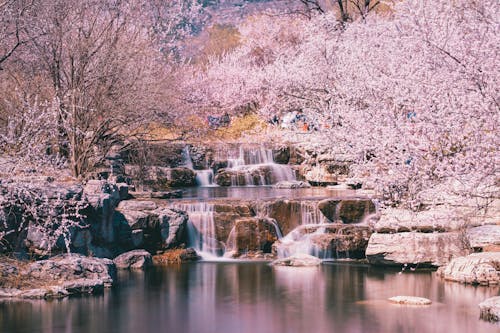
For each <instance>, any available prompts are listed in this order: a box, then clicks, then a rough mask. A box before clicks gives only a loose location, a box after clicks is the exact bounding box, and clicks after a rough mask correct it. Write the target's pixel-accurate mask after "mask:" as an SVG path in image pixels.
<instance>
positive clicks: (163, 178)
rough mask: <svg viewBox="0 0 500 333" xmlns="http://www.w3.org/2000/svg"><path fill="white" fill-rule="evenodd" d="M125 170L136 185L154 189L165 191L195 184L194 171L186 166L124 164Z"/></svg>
mask: <svg viewBox="0 0 500 333" xmlns="http://www.w3.org/2000/svg"><path fill="white" fill-rule="evenodd" d="M125 172H126V174H127V175H128V176H130V177H131V178H132V181H133V182H134V184H137V186H139V185H140V186H142V187H144V188H148V189H151V190H154V191H166V190H168V189H169V188H171V187H190V186H196V173H195V172H194V171H193V170H191V169H189V168H186V167H176V168H167V167H160V166H142V167H141V166H137V165H126V166H125Z"/></svg>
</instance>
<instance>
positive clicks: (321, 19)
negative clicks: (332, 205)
mask: <svg viewBox="0 0 500 333" xmlns="http://www.w3.org/2000/svg"><path fill="white" fill-rule="evenodd" d="M499 6H500V5H499V4H498V3H497V2H496V1H493V0H491V1H481V2H477V1H465V0H461V1H459V2H453V3H450V2H448V1H444V0H443V1H412V0H408V1H404V2H402V3H401V4H399V5H397V6H396V7H395V8H394V15H392V16H391V17H377V16H368V17H366V18H365V20H362V21H357V22H353V23H350V24H348V26H346V27H345V28H342V29H338V26H337V25H336V24H335V22H334V20H332V18H331V17H329V16H328V15H329V14H326V15H317V16H315V17H313V18H311V19H310V20H309V19H300V18H292V17H286V18H283V19H281V20H279V19H277V18H276V16H263V17H262V18H260V19H258V20H256V21H255V22H257V23H255V22H249V23H247V24H246V25H244V26H242V27H241V28H240V32H241V34H242V40H243V41H245V43H244V45H242V46H241V47H240V48H238V49H236V50H235V51H234V52H232V53H230V54H228V55H227V56H226V57H225V58H223V59H222V60H218V59H214V60H213V62H212V63H211V66H209V68H208V69H207V70H206V71H204V72H201V73H199V75H200V77H201V78H204V79H205V80H206V85H204V88H203V89H200V90H198V91H197V93H198V94H200V96H202V97H200V98H199V100H207V101H213V102H217V103H219V104H221V105H223V106H224V107H225V108H227V109H231V108H234V106H236V105H238V104H242V103H246V102H248V101H254V102H257V104H258V105H259V106H260V112H261V113H262V114H263V115H264V116H266V117H269V116H270V114H271V113H273V112H277V111H278V110H291V109H300V110H302V111H303V112H305V113H306V114H308V115H309V116H310V117H312V118H317V119H318V121H319V122H320V123H322V124H327V125H328V126H325V128H324V129H323V133H324V137H325V140H331V142H332V145H342V146H344V147H346V148H347V149H348V150H349V152H350V153H353V154H354V155H355V156H358V159H357V161H356V163H355V166H353V170H352V171H353V175H354V176H360V177H362V178H363V179H367V180H370V181H372V183H373V184H374V185H375V187H376V189H377V190H379V192H380V193H381V194H382V195H383V197H384V198H385V199H386V203H388V204H404V205H407V206H409V207H411V208H414V209H418V208H419V207H421V204H422V203H424V202H428V201H429V198H426V197H425V194H426V193H428V191H429V190H431V189H433V188H436V186H443V193H449V194H459V195H460V196H461V197H469V198H470V197H476V198H477V197H488V198H492V197H498V178H499V170H498V167H497V166H498V165H499V163H498V162H499V161H498V158H499V157H498V156H499V155H498V148H497V147H498V146H499V145H498V144H499V142H498V141H499V137H498V133H497V131H496V130H495V129H496V128H498V126H499V104H498V98H499V97H498V80H499V77H498V70H497V67H498V52H499V46H498V45H500V43H499V37H498V36H499V34H498V32H499V31H498V30H499V23H498V17H497V16H498V15H496V14H495V13H497V12H498V10H499V9H500V8H499ZM264 22H265V23H266V24H262V23H264ZM263 27H265V28H263ZM197 79H198V78H197ZM431 201H432V200H431Z"/></svg>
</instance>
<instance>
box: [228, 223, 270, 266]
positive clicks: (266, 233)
mask: <svg viewBox="0 0 500 333" xmlns="http://www.w3.org/2000/svg"><path fill="white" fill-rule="evenodd" d="M278 233H279V230H277V225H276V221H274V220H273V219H269V218H257V217H246V218H240V219H238V220H236V221H235V222H234V227H233V229H232V230H231V233H230V234H229V237H228V240H227V243H226V253H225V255H226V256H231V257H238V256H240V255H242V254H245V253H252V252H258V251H262V253H270V252H271V250H272V245H273V243H274V242H275V241H277V240H278V236H279V234H278Z"/></svg>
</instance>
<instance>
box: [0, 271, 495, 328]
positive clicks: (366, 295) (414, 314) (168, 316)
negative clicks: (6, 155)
mask: <svg viewBox="0 0 500 333" xmlns="http://www.w3.org/2000/svg"><path fill="white" fill-rule="evenodd" d="M399 273H400V271H398V270H393V269H387V268H384V269H381V268H378V267H371V266H368V265H364V264H357V263H348V262H325V263H324V264H323V265H321V266H320V267H315V268H291V267H274V268H273V267H271V266H269V265H268V264H266V263H262V262H261V263H256V262H227V263H210V262H200V263H192V264H184V265H179V266H170V267H165V268H156V269H152V270H150V271H147V272H146V273H143V272H122V273H120V275H119V278H118V283H117V285H116V287H115V288H113V289H112V290H107V291H106V292H105V293H104V295H102V296H85V297H74V298H69V299H63V300H55V301H18V302H14V301H2V302H1V303H0V332H2V333H36V332H43V333H49V332H50V333H57V332H71V333H80V332H81V333H83V332H92V333H99V332H103V333H112V332H117V333H118V332H119V333H128V332H130V333H148V332H179V333H191V332H192V333H226V332H227V333H236V332H237V333H247V332H248V333H254V332H255V333H257V332H258V333H280V332H284V333H302V332H309V333H322V332H370V333H376V332H381V333H382V332H383V333H387V332H419V333H422V332H446V331H448V332H454V333H455V332H495V331H496V332H498V331H500V326H497V325H494V324H490V323H487V322H484V321H481V320H479V310H478V306H477V305H478V304H479V303H480V302H481V301H483V300H484V299H486V298H488V297H492V296H496V295H498V292H499V289H498V287H494V288H492V287H489V288H485V287H474V286H465V285H461V284H457V283H452V282H444V281H441V280H440V279H438V278H436V277H434V276H433V274H434V273H433V272H431V271H417V272H410V271H405V272H403V273H402V274H399ZM396 295H413V296H421V297H426V298H429V299H431V300H432V301H433V303H432V305H430V306H427V307H408V306H398V305H393V304H390V303H388V302H387V301H386V299H387V298H388V297H392V296H396Z"/></svg>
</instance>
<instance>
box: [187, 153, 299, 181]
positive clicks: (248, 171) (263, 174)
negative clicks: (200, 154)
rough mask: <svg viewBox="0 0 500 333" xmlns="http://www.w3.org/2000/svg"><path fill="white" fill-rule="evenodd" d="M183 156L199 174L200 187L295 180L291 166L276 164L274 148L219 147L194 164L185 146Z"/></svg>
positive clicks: (197, 178)
mask: <svg viewBox="0 0 500 333" xmlns="http://www.w3.org/2000/svg"><path fill="white" fill-rule="evenodd" d="M182 158H183V165H184V166H185V167H187V168H189V169H192V170H193V171H194V172H195V173H196V184H197V185H198V186H205V187H206V186H264V185H273V184H276V183H278V182H281V181H292V180H296V176H295V172H294V171H293V169H292V168H291V167H290V165H287V164H278V163H276V162H275V161H274V157H273V150H272V149H268V148H265V147H262V146H242V145H240V146H239V147H237V148H227V149H224V148H218V149H217V150H215V151H212V152H211V153H210V154H208V153H205V160H204V161H203V163H193V156H192V153H191V152H190V147H189V146H186V147H185V148H184V150H183V153H182Z"/></svg>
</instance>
